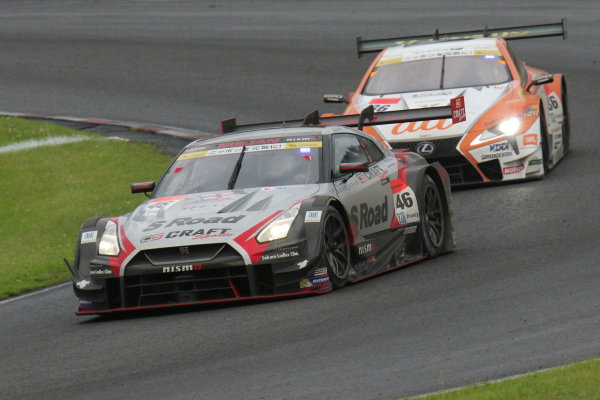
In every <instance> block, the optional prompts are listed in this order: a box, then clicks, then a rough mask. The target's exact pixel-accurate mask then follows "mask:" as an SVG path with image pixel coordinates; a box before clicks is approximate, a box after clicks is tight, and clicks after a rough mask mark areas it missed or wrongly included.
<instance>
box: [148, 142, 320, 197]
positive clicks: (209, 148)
mask: <svg viewBox="0 0 600 400" xmlns="http://www.w3.org/2000/svg"><path fill="white" fill-rule="evenodd" d="M322 146H323V142H322V140H321V137H286V138H274V139H273V138H270V139H255V140H249V141H238V142H228V143H219V144H213V145H205V146H202V145H200V146H197V147H191V148H188V149H186V151H185V152H183V153H182V154H180V155H179V157H178V158H177V160H176V161H175V162H174V163H173V164H172V165H171V167H170V168H169V170H168V171H167V173H166V174H165V176H164V178H163V179H162V181H161V182H160V184H159V185H158V187H157V188H156V190H155V191H154V196H155V197H166V196H174V195H180V194H188V193H199V192H212V191H219V190H228V189H233V188H235V189H243V188H250V187H265V186H287V185H302V184H311V183H317V182H319V170H320V168H319V166H320V163H321V148H322ZM242 151H243V154H242ZM240 157H241V163H240V165H239V171H238V170H237V168H236V164H238V161H239V160H240ZM234 172H235V173H236V174H235V182H233V180H232V176H233V175H234ZM230 182H231V183H234V184H233V187H229V185H230Z"/></svg>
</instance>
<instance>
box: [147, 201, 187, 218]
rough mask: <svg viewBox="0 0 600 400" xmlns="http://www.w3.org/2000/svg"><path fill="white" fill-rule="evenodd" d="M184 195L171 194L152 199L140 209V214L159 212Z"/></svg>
mask: <svg viewBox="0 0 600 400" xmlns="http://www.w3.org/2000/svg"><path fill="white" fill-rule="evenodd" d="M184 198H185V196H172V197H161V198H160V199H154V200H152V201H151V202H150V203H149V204H147V205H146V206H145V207H144V208H143V209H142V210H141V211H140V214H141V215H142V216H145V215H151V214H158V213H159V212H161V211H163V210H166V209H167V208H169V207H170V206H172V205H173V204H175V203H177V202H178V201H179V200H181V199H184Z"/></svg>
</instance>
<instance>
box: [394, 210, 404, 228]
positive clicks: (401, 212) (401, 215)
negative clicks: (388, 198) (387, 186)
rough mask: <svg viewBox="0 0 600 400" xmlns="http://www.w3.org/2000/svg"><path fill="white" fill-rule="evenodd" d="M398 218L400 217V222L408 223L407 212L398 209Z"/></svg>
mask: <svg viewBox="0 0 600 400" xmlns="http://www.w3.org/2000/svg"><path fill="white" fill-rule="evenodd" d="M396 218H398V222H399V223H400V224H401V225H404V224H406V214H404V211H400V212H398V211H396Z"/></svg>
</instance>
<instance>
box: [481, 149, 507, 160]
mask: <svg viewBox="0 0 600 400" xmlns="http://www.w3.org/2000/svg"><path fill="white" fill-rule="evenodd" d="M512 155H513V152H512V151H503V152H502V153H493V154H482V155H481V161H485V160H493V159H494V158H502V157H510V156H512Z"/></svg>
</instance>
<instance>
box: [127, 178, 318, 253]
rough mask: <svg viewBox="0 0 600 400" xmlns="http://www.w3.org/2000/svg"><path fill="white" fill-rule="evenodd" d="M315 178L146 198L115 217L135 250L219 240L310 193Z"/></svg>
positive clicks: (241, 230)
mask: <svg viewBox="0 0 600 400" xmlns="http://www.w3.org/2000/svg"><path fill="white" fill-rule="evenodd" d="M318 190H319V185H318V184H313V185H294V186H278V187H263V188H251V189H236V190H227V191H219V192H206V193H193V194H187V195H180V196H172V197H163V198H157V199H150V200H148V201H145V202H144V203H142V204H141V205H140V206H139V207H137V208H136V209H135V210H134V211H133V212H132V213H130V214H128V215H125V216H123V217H121V218H120V219H119V224H120V225H122V227H123V230H124V233H125V236H126V237H127V239H128V240H129V241H130V242H131V243H132V244H133V246H135V248H136V249H137V250H144V249H152V248H160V247H173V246H190V245H197V244H208V243H222V242H225V241H229V240H232V239H234V238H236V237H237V236H239V235H240V234H242V233H244V232H245V231H247V230H248V229H250V228H252V227H254V226H256V225H257V224H259V223H260V222H262V221H264V220H265V219H267V218H269V217H270V216H273V215H274V214H276V213H278V212H280V211H285V210H287V209H289V208H290V207H291V206H292V205H294V204H295V203H297V202H299V201H302V200H305V199H307V198H309V197H311V196H313V195H314V194H315V193H317V191H318Z"/></svg>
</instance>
